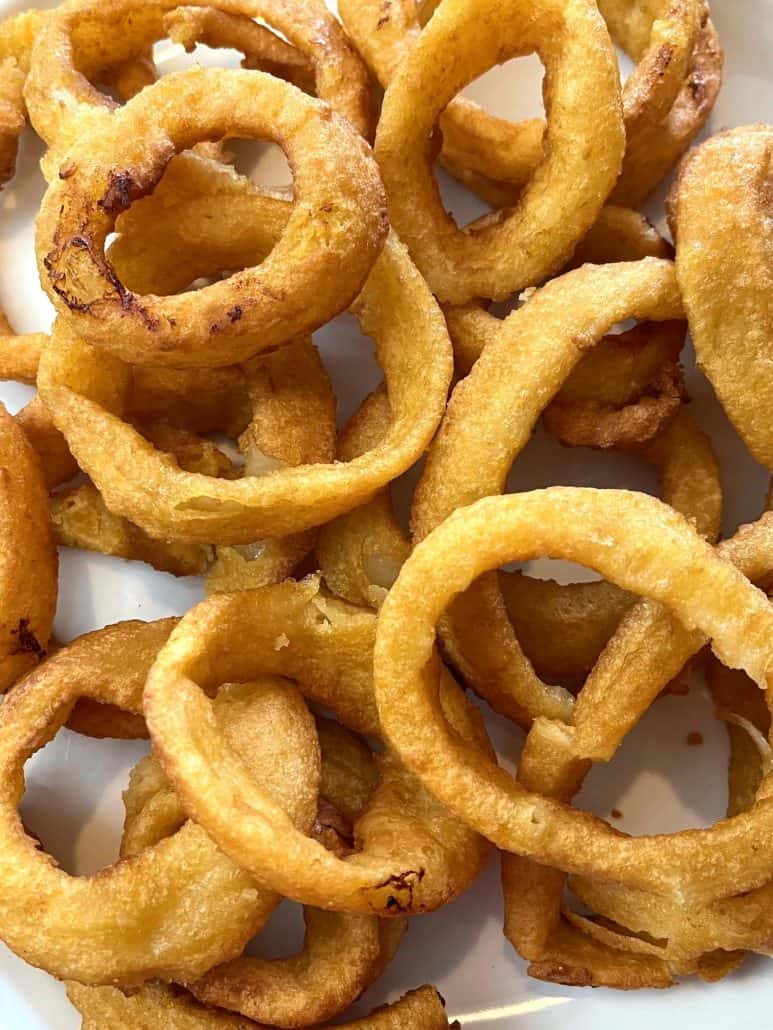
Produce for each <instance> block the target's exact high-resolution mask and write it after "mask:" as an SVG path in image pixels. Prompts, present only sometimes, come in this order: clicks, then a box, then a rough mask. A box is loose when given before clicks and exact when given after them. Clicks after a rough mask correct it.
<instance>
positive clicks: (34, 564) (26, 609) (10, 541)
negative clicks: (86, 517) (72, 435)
mask: <svg viewBox="0 0 773 1030" xmlns="http://www.w3.org/2000/svg"><path fill="white" fill-rule="evenodd" d="M0 540H2V546H0V690H7V689H8V687H10V686H11V685H12V684H13V683H15V681H16V680H17V679H18V678H19V677H20V676H22V675H24V673H25V672H28V671H29V670H30V669H31V668H33V666H35V665H36V664H37V663H38V662H39V661H40V660H41V658H43V657H44V656H45V653H46V645H47V644H48V638H49V636H50V635H51V626H52V623H53V620H54V613H55V611H56V598H57V555H56V547H55V546H54V537H53V533H52V532H51V524H50V522H49V518H48V494H47V491H46V485H45V481H44V478H43V470H42V467H41V465H40V462H39V461H38V459H37V456H36V455H35V452H34V451H33V449H32V447H31V446H30V444H29V442H28V441H27V439H26V437H25V435H24V433H23V432H22V431H21V429H20V428H19V426H18V425H17V423H16V421H15V419H13V418H12V417H11V416H10V415H9V414H8V413H7V411H6V410H5V408H4V407H3V406H2V405H0Z"/></svg>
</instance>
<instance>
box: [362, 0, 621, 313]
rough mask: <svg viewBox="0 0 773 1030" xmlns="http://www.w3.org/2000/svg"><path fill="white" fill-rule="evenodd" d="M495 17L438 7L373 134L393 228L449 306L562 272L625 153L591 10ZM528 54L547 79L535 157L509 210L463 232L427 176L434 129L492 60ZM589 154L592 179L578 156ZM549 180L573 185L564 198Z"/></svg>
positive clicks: (612, 70) (512, 7)
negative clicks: (542, 139) (539, 158)
mask: <svg viewBox="0 0 773 1030" xmlns="http://www.w3.org/2000/svg"><path fill="white" fill-rule="evenodd" d="M500 14H501V17H500V18H498V19H493V20H491V21H487V20H485V19H481V18H479V17H478V12H477V10H475V9H473V8H470V7H469V6H465V5H464V4H462V3H461V0H445V2H444V3H443V4H442V5H441V6H440V7H439V8H438V9H437V11H436V12H435V14H434V15H433V17H432V19H431V20H430V22H429V23H428V25H427V27H426V28H425V30H424V31H423V32H422V33H421V35H420V36H419V38H418V39H417V41H416V42H415V43H414V45H413V46H412V47H411V49H410V51H409V52H408V53H407V54H406V56H405V58H404V59H403V60H402V61H401V63H400V64H399V66H398V68H397V71H396V72H395V74H394V76H393V77H392V79H391V81H390V83H389V85H388V87H387V90H386V94H385V96H384V104H383V107H382V111H381V119H380V121H379V125H378V130H377V133H376V147H375V151H376V157H377V159H378V162H379V165H380V167H381V171H382V174H383V177H384V183H385V185H386V188H387V194H388V196H389V213H390V218H391V221H392V224H393V225H394V227H395V229H396V230H397V232H398V233H399V234H400V236H401V238H403V239H404V241H405V242H406V244H407V245H408V248H409V250H410V251H411V255H412V257H413V258H414V260H415V262H416V264H417V265H418V267H419V269H420V271H421V272H422V273H423V274H424V276H425V277H426V279H427V282H428V283H429V285H430V287H431V288H432V290H433V292H434V293H435V294H436V295H437V296H438V297H439V298H440V299H441V300H443V301H450V302H451V303H454V304H463V303H465V302H466V301H469V300H470V299H472V298H473V297H477V296H484V297H491V298H493V299H499V300H502V299H504V298H505V297H506V296H507V295H508V294H510V293H513V292H517V291H518V290H521V289H523V288H524V287H526V286H532V285H534V284H535V283H536V282H539V281H541V280H544V279H545V278H546V277H547V276H549V275H550V274H551V273H552V272H556V271H557V270H558V269H559V268H561V266H562V265H563V264H564V263H565V262H566V260H567V259H568V258H569V257H570V255H571V253H572V251H573V249H574V247H575V245H576V244H577V242H578V240H579V239H580V238H581V237H582V236H583V235H584V234H585V233H586V232H587V230H588V229H589V228H590V226H591V225H592V224H593V222H594V221H595V219H596V217H597V215H598V213H599V211H600V210H601V206H602V204H603V201H604V200H605V199H606V196H607V194H608V193H609V192H610V191H611V189H612V187H613V186H614V182H615V180H616V178H617V175H618V172H619V170H620V161H621V160H622V154H623V148H624V138H623V136H624V134H623V126H622V117H621V113H620V95H619V89H620V87H619V81H618V76H617V69H616V66H615V58H614V51H613V49H612V45H611V42H610V40H609V36H608V34H607V32H606V29H605V27H604V23H603V21H602V19H601V17H600V16H599V14H598V11H597V9H596V8H595V5H594V6H591V5H590V4H587V5H586V4H582V3H580V4H573V5H572V6H571V7H569V8H567V7H566V5H565V4H563V3H554V2H547V3H545V4H542V5H540V8H539V10H538V11H535V10H534V7H533V5H528V4H526V5H524V4H520V3H519V2H518V0H512V2H509V3H508V5H507V8H506V9H504V8H503V9H502V10H501V11H500ZM589 48H590V49H592V50H593V53H594V60H593V61H592V62H589V61H588V60H587V55H588V50H589ZM533 50H536V51H537V52H538V53H539V55H540V57H541V59H542V60H543V62H544V63H545V66H546V68H547V70H548V81H549V82H550V90H549V93H548V95H547V100H546V102H547V109H548V122H547V132H546V146H545V157H544V160H543V162H542V164H541V165H540V167H539V170H538V172H537V174H535V176H534V178H533V179H532V180H531V182H530V184H529V186H528V187H527V188H526V190H525V191H524V194H523V196H522V197H521V198H520V200H519V203H518V205H517V207H516V208H515V209H514V210H513V211H509V212H507V213H505V214H504V215H503V217H502V218H501V219H500V220H498V221H497V222H496V224H490V225H485V226H481V227H480V228H478V229H476V230H475V231H473V232H466V233H464V232H462V231H461V230H459V229H458V227H457V226H456V225H455V223H454V222H453V220H452V219H451V217H450V216H449V215H448V214H447V213H446V211H445V210H444V209H443V206H442V203H441V200H440V195H439V192H438V187H437V184H436V182H435V180H434V178H433V175H432V167H431V165H432V161H431V156H432V155H431V139H432V132H433V129H434V125H435V122H436V120H437V118H438V116H439V114H440V113H441V111H442V110H443V109H444V108H445V107H446V106H447V104H448V103H449V101H450V100H452V98H453V97H454V96H455V95H456V94H457V93H458V92H459V90H460V89H461V88H462V87H463V86H465V85H466V84H467V83H468V82H470V81H471V80H472V79H474V78H475V77H476V76H477V75H479V74H481V73H482V72H484V71H485V70H486V69H487V68H488V67H490V66H491V65H492V64H493V63H496V62H499V61H501V60H504V59H506V58H507V57H512V56H517V55H520V54H526V53H530V52H532V51H533ZM440 53H442V54H443V62H442V64H439V63H438V56H437V55H438V54H440ZM417 96H421V97H422V100H423V103H422V106H421V109H420V110H419V111H417V109H416V104H415V103H414V100H415V98H416V97H417ZM583 110H584V111H585V115H583ZM590 110H592V111H593V118H592V119H589V118H588V117H587V112H588V111H590ZM569 139H572V140H573V141H574V142H573V144H572V146H571V147H568V146H567V141H568V140H569ZM578 139H579V140H582V141H583V143H582V146H578V145H577V140H578ZM590 150H592V151H593V154H594V167H593V174H592V175H589V173H588V167H587V163H586V162H585V158H584V156H583V155H584V154H585V153H586V152H589V151H590ZM559 180H560V182H561V183H562V184H565V183H566V181H572V182H573V183H574V184H575V189H574V190H573V193H572V197H571V201H570V200H569V198H568V197H567V194H566V191H565V189H564V188H563V185H561V186H559V185H558V183H559ZM546 240H549V245H548V244H547V243H546Z"/></svg>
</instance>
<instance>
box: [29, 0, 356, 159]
mask: <svg viewBox="0 0 773 1030" xmlns="http://www.w3.org/2000/svg"><path fill="white" fill-rule="evenodd" d="M183 6H184V5H183ZM207 6H208V7H209V8H211V9H214V10H217V11H220V12H222V13H224V14H230V15H245V16H246V17H247V18H250V19H252V18H260V19H263V20H265V21H266V23H267V24H268V25H269V26H270V27H271V28H272V29H275V30H277V31H279V32H281V33H282V35H283V36H285V38H286V39H287V40H289V42H290V43H291V44H292V46H293V47H295V48H296V50H297V51H298V52H299V53H300V54H302V55H304V56H305V57H306V58H307V59H308V61H309V62H310V64H311V65H312V67H313V69H314V77H315V83H316V91H317V94H318V96H319V97H320V98H321V99H322V100H326V101H327V102H328V103H329V104H330V105H331V106H332V107H333V108H334V109H335V110H336V111H338V112H339V114H341V115H343V116H344V117H345V118H347V119H348V120H349V121H350V122H351V124H352V125H353V126H354V127H355V128H356V129H357V130H358V131H359V132H362V133H363V134H364V135H367V133H368V129H369V127H370V124H371V118H372V114H371V102H370V91H369V86H368V80H367V73H366V71H365V69H364V67H363V65H362V62H361V61H360V60H359V58H358V56H357V54H356V52H355V51H354V49H353V47H352V46H351V44H350V43H349V41H348V40H347V38H346V36H345V34H344V32H343V31H342V29H341V27H340V25H339V24H338V22H337V21H336V19H335V18H334V17H333V16H332V15H331V14H330V12H329V11H328V10H327V9H326V8H325V6H324V5H323V4H321V3H317V2H316V0H308V2H307V0H304V2H303V3H301V2H299V0H289V2H285V0H283V2H282V3H281V4H280V3H277V2H275V0H213V2H211V3H209V4H208V5H207ZM178 7H180V5H179V4H178V3H177V0H144V2H142V3H138V2H137V0H109V2H107V3H106V2H104V0H69V2H67V3H64V4H62V5H61V7H59V8H58V9H57V11H56V13H55V14H54V15H53V16H50V17H49V18H47V20H46V23H45V26H44V31H42V32H41V33H40V34H39V36H38V38H37V41H36V47H35V49H34V50H33V53H32V61H31V69H30V76H29V81H28V83H27V88H26V95H27V104H28V107H29V113H30V118H31V120H32V124H33V125H34V127H35V129H36V131H37V132H38V133H39V134H40V135H41V136H42V137H43V139H44V140H45V141H46V143H47V144H48V145H49V147H51V148H53V149H54V150H55V153H54V155H53V161H52V164H54V165H55V163H56V162H58V161H61V159H62V156H63V154H64V152H65V151H66V150H67V149H68V148H69V147H70V146H71V145H72V144H73V143H75V142H76V141H77V140H79V139H80V137H81V136H82V135H83V133H84V132H85V131H87V128H90V127H91V126H96V127H99V126H104V124H105V123H106V121H107V116H109V115H110V114H112V113H113V112H114V110H115V106H116V105H115V104H114V102H113V101H111V100H110V98H108V97H106V96H104V95H103V94H101V93H99V92H98V91H97V90H96V89H95V88H94V86H93V85H92V83H91V81H89V80H90V79H91V78H92V76H94V75H96V74H97V73H98V72H99V70H100V69H101V68H102V67H103V66H104V64H105V52H104V51H105V39H109V40H110V48H111V52H110V60H111V62H118V61H122V60H130V59H131V58H133V57H136V56H137V55H141V54H144V53H145V52H146V50H147V49H148V48H149V47H151V46H152V44H153V43H155V42H156V41H157V40H159V39H163V38H164V36H165V35H166V34H167V31H168V30H167V27H166V24H165V18H166V16H168V15H170V14H171V13H172V12H174V11H175V10H176V9H177V8H178ZM52 55H55V58H54V59H53V60H52Z"/></svg>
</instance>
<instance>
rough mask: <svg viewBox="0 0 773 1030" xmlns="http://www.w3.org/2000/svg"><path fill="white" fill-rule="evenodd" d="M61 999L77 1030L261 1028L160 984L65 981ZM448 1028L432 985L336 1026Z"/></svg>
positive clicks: (345, 1029) (352, 1029)
mask: <svg viewBox="0 0 773 1030" xmlns="http://www.w3.org/2000/svg"><path fill="white" fill-rule="evenodd" d="M67 997H68V998H69V999H70V1001H71V1002H72V1003H73V1005H74V1006H75V1007H76V1009H77V1010H78V1012H80V1014H81V1015H82V1016H83V1027H82V1030H109V1028H112V1027H115V1026H125V1027H129V1026H135V1027H136V1026H149V1027H150V1026H153V1027H159V1026H164V1027H168V1028H169V1030H261V1027H259V1026H258V1024H257V1023H253V1022H252V1021H251V1020H248V1019H244V1018H243V1017H242V1016H233V1015H229V1014H228V1013H226V1012H218V1011H217V1010H216V1009H210V1008H205V1007H204V1006H203V1005H199V1004H198V1003H197V1002H196V1001H194V1000H193V999H192V998H191V996H190V995H187V994H185V993H184V992H178V991H176V990H175V989H174V988H172V987H168V986H166V985H164V984H151V985H149V986H147V987H143V988H142V990H140V991H136V992H135V993H133V994H130V995H126V994H123V993H122V992H121V991H119V990H118V988H117V987H84V986H83V985H82V984H76V983H69V984H68V985H67ZM448 1025H449V1024H448V1019H447V1017H446V1013H445V1008H444V1007H443V1002H442V1000H441V998H440V995H439V994H438V992H437V991H436V990H435V989H434V988H433V987H420V988H419V989H418V990H416V991H412V992H411V993H410V994H406V995H405V997H403V998H401V999H400V1001H396V1002H394V1003H393V1004H392V1005H386V1006H384V1007H383V1008H380V1009H377V1010H376V1011H375V1012H373V1013H371V1015H369V1016H365V1018H364V1019H355V1020H354V1022H351V1023H341V1024H339V1026H340V1027H341V1030H447V1028H448ZM454 1025H456V1024H454ZM263 1030H267V1028H263Z"/></svg>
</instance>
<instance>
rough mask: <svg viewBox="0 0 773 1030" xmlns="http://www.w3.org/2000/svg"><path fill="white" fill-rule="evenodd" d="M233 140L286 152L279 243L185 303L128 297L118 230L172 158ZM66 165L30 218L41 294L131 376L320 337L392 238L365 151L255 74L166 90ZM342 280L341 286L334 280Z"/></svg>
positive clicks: (198, 73)
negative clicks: (113, 260)
mask: <svg viewBox="0 0 773 1030" xmlns="http://www.w3.org/2000/svg"><path fill="white" fill-rule="evenodd" d="M214 100H216V101H217V102H216V103H215V102H214ZM193 111H195V112H197V113H196V117H195V118H194V117H192V112H193ZM229 133H230V134H232V135H236V136H240V135H242V136H244V135H246V136H258V137H262V138H265V137H268V138H271V139H275V140H276V141H277V142H279V143H280V144H281V145H282V146H283V147H284V148H285V149H286V151H287V154H288V159H289V161H290V163H291V165H292V166H293V169H294V172H295V195H296V200H295V203H294V205H293V210H292V213H291V215H290V218H289V220H288V222H287V226H286V229H285V232H284V233H283V235H282V236H281V237H280V239H279V241H278V242H277V244H276V246H275V247H274V249H273V251H272V252H271V254H270V255H269V256H268V258H267V259H266V261H264V262H263V263H262V265H261V266H260V267H258V268H253V269H249V270H245V271H242V272H237V273H236V274H235V275H234V276H233V277H232V278H231V279H230V280H228V281H227V282H219V283H213V284H211V285H210V286H207V287H205V288H204V289H202V290H199V291H197V292H196V293H195V294H192V295H184V296H182V297H166V298H162V297H157V296H155V295H153V294H145V295H142V296H138V295H136V294H134V293H132V292H131V291H130V290H128V289H127V287H126V286H125V285H124V284H123V283H121V281H120V280H119V279H118V277H117V275H116V272H115V269H114V268H113V267H112V266H111V265H110V263H109V262H108V261H107V260H106V259H105V257H104V253H103V250H104V244H105V240H106V237H107V235H108V234H109V233H110V232H111V231H112V230H113V227H114V226H115V222H116V218H117V216H118V215H119V214H120V213H121V212H122V211H124V210H126V209H127V208H128V207H129V206H130V204H131V202H132V200H134V199H137V198H138V197H142V196H144V195H146V194H148V193H150V192H151V191H152V189H153V187H154V186H155V184H156V183H157V182H158V180H159V179H160V177H161V173H162V172H163V170H164V169H165V168H166V166H167V164H168V163H169V161H170V160H171V158H172V157H173V156H174V155H175V153H177V152H179V151H181V150H184V149H186V148H187V147H189V146H191V145H193V144H194V143H197V142H199V140H201V139H207V138H209V137H212V136H223V135H227V134H229ZM67 162H68V163H67V166H66V167H65V168H63V171H62V172H60V177H59V180H58V181H57V182H55V183H53V184H52V186H51V187H50V188H49V190H48V192H47V193H46V196H45V197H44V199H43V204H42V207H41V212H40V215H39V217H38V223H37V248H38V256H39V261H38V264H39V271H40V276H41V282H42V283H43V284H44V287H45V289H46V291H47V293H48V295H49V297H50V299H51V300H52V302H53V304H54V306H55V307H56V308H57V310H58V311H59V313H60V315H61V316H62V317H63V318H65V319H66V320H67V321H68V323H69V324H71V326H72V327H73V329H75V330H76V331H78V332H82V333H83V334H85V338H86V339H87V340H88V341H89V342H91V343H93V344H95V345H99V346H101V347H105V348H107V349H109V350H110V351H111V352H113V353H115V354H117V355H119V356H121V357H122V358H124V360H127V361H131V362H133V363H135V364H159V365H172V366H176V367H185V366H199V367H206V366H213V365H214V366H216V365H228V364H233V363H235V362H237V361H240V360H245V359H246V358H249V357H251V356H252V355H254V354H255V353H257V352H258V351H259V350H262V349H265V348H267V347H270V346H273V345H275V344H277V343H282V342H284V341H285V340H286V339H288V338H289V337H291V336H294V335H297V334H300V333H303V332H307V331H309V330H311V329H315V328H317V327H318V326H319V325H322V324H323V323H324V322H326V321H327V320H328V319H329V318H331V317H333V316H334V315H336V314H338V313H339V312H340V311H341V310H342V309H343V308H345V307H346V306H347V304H348V303H349V302H350V301H351V300H352V299H353V298H354V296H355V295H356V293H357V292H358V290H359V289H360V287H361V286H362V284H363V282H364V281H365V278H366V276H367V274H368V272H369V271H370V269H371V266H372V264H373V262H374V260H375V259H376V257H377V256H378V253H379V251H380V249H381V247H382V245H383V241H384V239H385V235H386V232H387V228H388V226H387V223H386V219H385V215H384V201H383V194H382V191H381V184H380V181H379V178H378V171H377V169H376V166H375V163H374V162H373V160H372V158H371V157H370V155H369V153H368V152H367V149H366V145H365V144H364V142H363V141H362V140H361V138H360V137H359V136H357V135H356V133H355V132H354V131H353V130H352V129H351V127H350V126H349V125H348V123H346V122H345V121H344V120H343V119H341V118H338V117H337V116H336V115H331V113H330V109H329V108H328V107H327V106H326V105H324V104H321V103H320V102H319V101H315V100H312V99H310V98H308V97H306V96H305V94H302V93H300V92H298V91H297V90H295V88H294V87H292V86H289V85H287V84H286V83H284V82H282V81H281V80H279V79H275V78H273V76H269V75H266V74H265V73H263V72H246V71H238V70H233V69H219V70H217V69H196V68H193V69H189V70H188V71H185V72H180V73H177V74H173V75H169V76H166V77H165V78H164V79H161V80H159V81H158V82H157V83H155V85H153V86H151V87H148V88H147V89H145V90H143V91H142V93H140V94H139V95H138V96H136V97H135V98H134V99H133V100H131V101H130V102H129V103H128V104H126V105H125V106H124V107H123V108H121V109H120V110H118V111H116V112H115V114H113V115H112V117H111V118H110V119H109V120H108V121H107V122H105V124H104V125H100V128H99V132H98V133H97V132H95V133H93V134H92V135H88V134H87V135H85V136H83V137H82V138H81V140H80V141H79V142H78V143H77V144H75V145H74V146H73V147H72V148H71V150H70V151H68V157H67ZM342 195H343V196H344V197H347V198H348V200H347V203H346V204H343V203H342V202H341V199H340V198H341V196H342ZM320 238H322V239H324V240H325V246H324V247H320V246H319V240H320ZM342 267H343V268H346V270H347V276H346V279H345V280H344V281H343V283H342V282H341V277H340V276H339V275H334V274H333V272H334V271H339V270H340V269H341V268H342ZM301 296H303V297H305V298H307V297H309V296H311V297H314V303H313V304H311V305H309V304H308V302H306V303H304V304H300V302H299V298H300V297H301Z"/></svg>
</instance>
